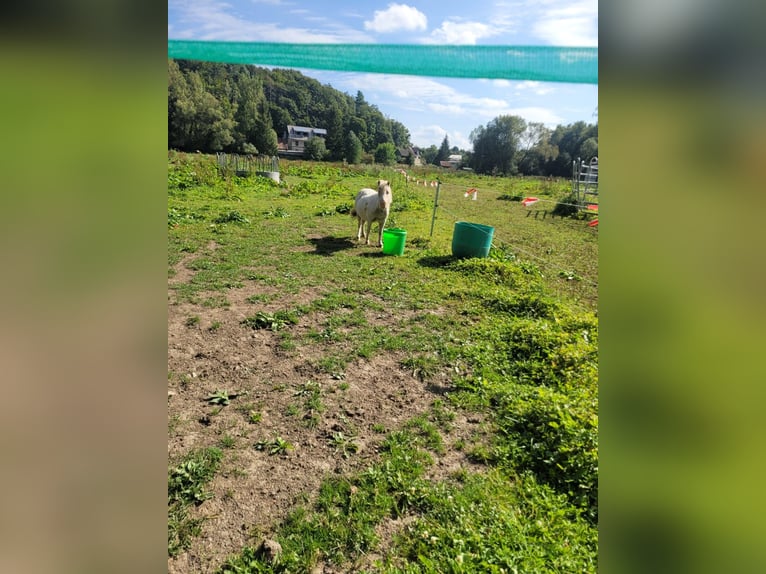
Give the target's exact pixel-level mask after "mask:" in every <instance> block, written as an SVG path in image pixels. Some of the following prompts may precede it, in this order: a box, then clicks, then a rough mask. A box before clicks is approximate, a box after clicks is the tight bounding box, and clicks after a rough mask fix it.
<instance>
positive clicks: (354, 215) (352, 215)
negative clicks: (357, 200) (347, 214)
mask: <svg viewBox="0 0 766 574" xmlns="http://www.w3.org/2000/svg"><path fill="white" fill-rule="evenodd" d="M356 216H357V215H356V207H355V208H353V209H352V210H351V217H356Z"/></svg>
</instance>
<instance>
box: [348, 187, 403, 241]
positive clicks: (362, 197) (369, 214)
mask: <svg viewBox="0 0 766 574" xmlns="http://www.w3.org/2000/svg"><path fill="white" fill-rule="evenodd" d="M392 199H393V196H392V194H391V186H390V185H389V183H388V182H387V181H386V180H383V179H379V180H378V191H375V190H374V189H370V188H368V187H365V188H364V189H362V190H361V191H360V192H359V193H357V194H356V202H355V204H354V209H352V210H351V216H352V217H356V218H357V222H358V223H359V227H358V228H357V231H356V239H357V241H358V240H360V239H361V238H362V233H363V232H364V239H365V244H366V245H369V244H370V230H371V229H372V224H373V222H375V221H377V222H378V247H383V227H384V226H385V225H386V220H387V219H388V212H389V211H390V210H391V200H392ZM365 223H367V230H366V232H365V230H364V224H365Z"/></svg>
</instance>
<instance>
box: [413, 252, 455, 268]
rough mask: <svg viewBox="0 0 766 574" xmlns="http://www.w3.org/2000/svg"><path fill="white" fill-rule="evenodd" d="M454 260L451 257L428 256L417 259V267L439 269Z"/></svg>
mask: <svg viewBox="0 0 766 574" xmlns="http://www.w3.org/2000/svg"><path fill="white" fill-rule="evenodd" d="M454 260H455V258H454V257H453V256H452V255H429V256H426V257H421V258H420V259H418V265H421V266H422V267H435V268H439V267H444V266H446V265H448V264H450V263H452V262H453V261H454Z"/></svg>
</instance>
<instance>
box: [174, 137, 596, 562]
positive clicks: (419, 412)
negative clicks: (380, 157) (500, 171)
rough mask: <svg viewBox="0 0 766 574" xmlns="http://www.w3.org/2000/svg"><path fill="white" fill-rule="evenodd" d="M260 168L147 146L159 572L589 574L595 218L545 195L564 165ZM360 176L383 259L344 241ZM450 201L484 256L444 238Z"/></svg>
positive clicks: (555, 187)
mask: <svg viewBox="0 0 766 574" xmlns="http://www.w3.org/2000/svg"><path fill="white" fill-rule="evenodd" d="M281 171H282V178H283V182H282V183H280V184H275V183H273V182H270V181H268V180H266V179H261V178H255V177H253V178H238V177H232V176H225V175H221V174H219V173H218V171H217V169H216V167H215V161H214V158H211V157H209V156H204V155H195V154H189V155H187V154H181V153H175V152H169V161H168V457H169V464H168V521H169V528H168V556H169V558H168V570H169V572H179V573H180V572H514V571H517V572H567V573H568V572H595V571H596V565H597V560H596V555H597V520H598V510H597V498H596V491H597V483H598V461H597V444H598V443H597V438H598V436H597V435H598V414H597V411H598V396H597V382H598V373H597V363H598V320H597V316H596V307H597V302H598V286H597V283H598V270H597V260H598V243H597V239H598V238H597V231H596V229H594V228H590V227H588V226H587V225H586V222H585V221H584V220H582V219H578V218H573V217H554V216H553V215H552V212H554V211H555V210H556V203H557V202H558V201H562V200H566V197H567V196H568V194H569V183H568V182H567V181H563V180H562V181H546V180H539V179H533V178H527V179H522V178H494V177H488V176H478V175H476V174H471V173H460V172H439V173H437V172H435V171H433V172H431V173H427V172H426V171H425V170H424V168H416V170H409V173H410V174H411V181H409V182H407V181H406V180H405V178H404V177H403V176H402V175H401V174H399V173H396V172H395V171H394V170H392V169H390V168H383V167H382V166H351V167H349V166H343V165H333V164H314V163H310V162H285V161H283V162H282V166H281ZM437 178H438V179H439V180H440V181H441V185H440V187H439V202H438V203H439V206H438V208H437V211H436V219H435V222H434V226H433V235H431V224H432V221H431V216H432V211H433V205H434V194H435V191H436V189H435V188H433V187H430V186H427V187H426V186H423V185H422V183H421V184H420V185H416V184H415V181H414V180H418V181H420V182H422V181H423V180H424V179H426V180H428V181H433V180H435V179H437ZM377 179H388V180H389V181H391V183H392V189H393V197H394V200H393V206H392V212H391V216H390V219H389V222H388V227H399V228H403V229H406V231H407V239H406V248H405V253H404V255H402V256H398V257H392V256H385V255H383V254H382V253H381V251H380V249H378V248H375V247H372V246H364V245H357V243H356V237H355V236H356V223H355V219H352V218H351V217H350V216H349V215H348V211H349V210H350V208H351V206H352V202H353V198H354V196H355V194H356V192H357V191H358V190H359V189H360V188H362V187H374V184H375V182H376V180H377ZM471 188H475V189H477V190H478V193H477V199H476V201H473V200H472V199H470V198H466V197H465V192H466V191H467V190H468V189H471ZM525 196H535V197H538V198H540V199H541V201H540V202H539V203H538V204H536V205H534V206H533V207H530V208H525V207H523V206H522V205H521V204H520V203H519V201H518V199H520V198H521V197H525ZM458 220H461V221H470V222H474V223H482V224H485V225H490V226H493V227H494V228H495V233H494V239H493V247H492V250H491V252H490V256H489V257H487V258H483V259H466V260H457V259H454V258H453V257H452V256H451V239H452V231H453V226H454V223H455V221H458ZM263 541H275V542H277V543H279V545H280V546H281V551H279V552H278V553H277V555H276V556H273V555H272V552H271V551H269V550H268V548H266V549H264V547H262V542H263ZM269 544H270V543H269ZM269 544H267V545H266V546H269Z"/></svg>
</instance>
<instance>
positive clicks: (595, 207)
mask: <svg viewBox="0 0 766 574" xmlns="http://www.w3.org/2000/svg"><path fill="white" fill-rule="evenodd" d="M588 209H589V210H590V211H598V204H597V203H589V204H588Z"/></svg>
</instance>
